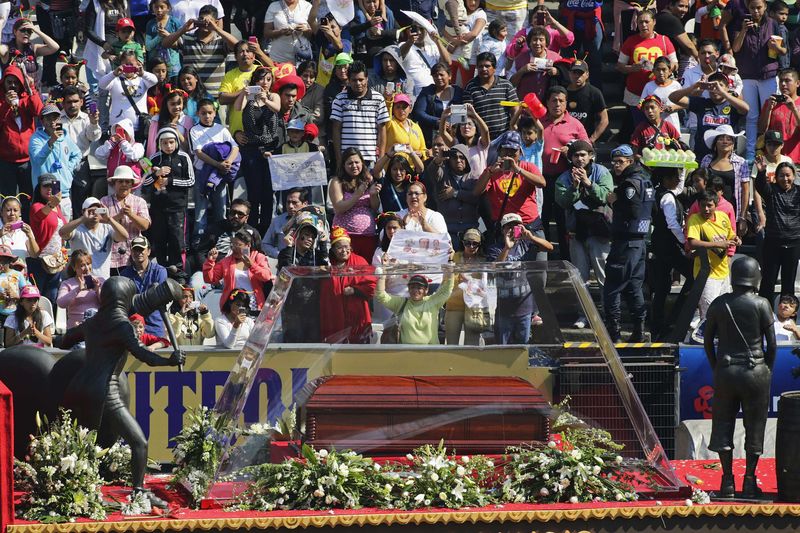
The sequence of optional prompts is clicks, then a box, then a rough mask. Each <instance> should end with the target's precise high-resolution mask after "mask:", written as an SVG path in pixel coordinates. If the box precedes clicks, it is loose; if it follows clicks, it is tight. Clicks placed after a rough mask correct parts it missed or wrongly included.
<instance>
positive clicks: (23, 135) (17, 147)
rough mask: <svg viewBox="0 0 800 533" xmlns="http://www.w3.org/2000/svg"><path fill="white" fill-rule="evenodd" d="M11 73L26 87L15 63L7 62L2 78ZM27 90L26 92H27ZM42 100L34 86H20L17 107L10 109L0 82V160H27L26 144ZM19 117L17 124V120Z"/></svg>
mask: <svg viewBox="0 0 800 533" xmlns="http://www.w3.org/2000/svg"><path fill="white" fill-rule="evenodd" d="M9 76H13V77H15V78H17V80H19V82H20V84H21V85H22V87H26V84H25V78H24V76H23V74H22V71H21V70H20V69H19V67H18V66H16V65H14V64H11V65H9V66H7V67H6V68H5V70H4V71H3V77H4V78H6V77H9ZM29 91H30V92H29ZM42 107H43V106H42V100H41V98H40V97H39V93H37V92H36V88H35V87H30V88H29V89H28V88H24V89H22V90H21V91H20V93H19V107H18V108H17V112H16V113H15V112H14V109H12V107H11V105H10V104H9V103H8V102H7V101H6V90H5V85H4V84H2V83H0V139H2V142H0V161H5V162H7V163H26V162H27V161H30V156H29V155H28V146H29V144H30V141H31V136H33V132H34V131H36V118H37V117H38V116H39V113H41V112H42ZM18 119H19V123H18Z"/></svg>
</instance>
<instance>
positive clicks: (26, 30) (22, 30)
mask: <svg viewBox="0 0 800 533" xmlns="http://www.w3.org/2000/svg"><path fill="white" fill-rule="evenodd" d="M19 32H20V33H24V34H26V35H32V34H33V30H32V29H30V28H24V29H21V30H19Z"/></svg>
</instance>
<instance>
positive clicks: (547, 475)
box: [542, 474, 550, 481]
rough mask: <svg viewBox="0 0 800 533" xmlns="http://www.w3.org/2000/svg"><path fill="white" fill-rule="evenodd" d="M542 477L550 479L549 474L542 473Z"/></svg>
mask: <svg viewBox="0 0 800 533" xmlns="http://www.w3.org/2000/svg"><path fill="white" fill-rule="evenodd" d="M542 479H543V480H545V481H547V480H548V479H550V474H542Z"/></svg>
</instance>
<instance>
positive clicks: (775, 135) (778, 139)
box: [764, 130, 783, 144]
mask: <svg viewBox="0 0 800 533" xmlns="http://www.w3.org/2000/svg"><path fill="white" fill-rule="evenodd" d="M764 143H765V144H766V143H775V144H783V134H782V133H781V132H779V131H778V130H767V131H765V132H764Z"/></svg>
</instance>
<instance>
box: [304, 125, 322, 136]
mask: <svg viewBox="0 0 800 533" xmlns="http://www.w3.org/2000/svg"><path fill="white" fill-rule="evenodd" d="M303 129H304V131H305V132H306V136H308V137H310V138H311V139H312V140H313V139H316V138H317V137H319V128H318V127H317V125H316V124H306V125H305V128H303Z"/></svg>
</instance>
